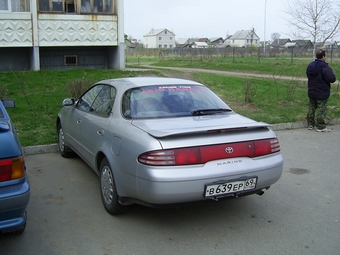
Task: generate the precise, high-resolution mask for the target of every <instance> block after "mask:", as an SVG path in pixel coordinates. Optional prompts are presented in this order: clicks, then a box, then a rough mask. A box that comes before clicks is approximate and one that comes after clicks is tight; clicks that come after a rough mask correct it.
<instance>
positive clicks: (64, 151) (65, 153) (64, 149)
mask: <svg viewBox="0 0 340 255" xmlns="http://www.w3.org/2000/svg"><path fill="white" fill-rule="evenodd" d="M58 149H59V153H60V155H61V156H62V157H64V158H71V157H73V156H74V154H75V153H74V152H73V151H72V149H70V147H68V146H67V145H65V136H64V131H63V128H62V127H61V125H60V124H59V125H58Z"/></svg>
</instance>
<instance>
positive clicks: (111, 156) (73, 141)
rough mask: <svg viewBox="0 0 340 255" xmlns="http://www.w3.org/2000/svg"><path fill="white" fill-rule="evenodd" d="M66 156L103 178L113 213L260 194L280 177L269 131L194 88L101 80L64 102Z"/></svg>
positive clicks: (61, 121)
mask: <svg viewBox="0 0 340 255" xmlns="http://www.w3.org/2000/svg"><path fill="white" fill-rule="evenodd" d="M56 127H57V133H58V144H59V151H60V154H61V155H62V156H63V157H71V156H73V155H74V154H75V153H76V154H78V155H79V156H80V157H81V158H82V159H83V160H84V161H85V162H86V163H87V164H88V165H89V166H90V167H91V168H92V169H93V170H94V171H95V172H96V173H97V174H98V175H99V177H100V189H101V197H102V201H103V204H104V207H105V209H106V210H107V211H108V212H109V213H110V214H113V215H115V214H120V213H123V212H125V211H126V210H127V208H128V205H130V204H133V203H138V204H142V205H146V206H151V207H164V206H174V205H176V206H178V205H181V204H186V203H190V202H200V201H206V200H215V201H218V200H221V199H224V198H229V197H239V196H244V195H250V194H255V193H256V194H263V192H264V191H265V190H267V189H268V188H269V187H270V186H271V185H272V184H273V183H275V182H276V181H277V180H278V179H279V178H280V176H281V174H282V168H283V157H282V155H281V153H280V145H279V141H278V139H277V136H276V134H275V133H274V131H273V130H272V129H271V128H270V125H269V124H266V123H263V122H257V121H254V120H252V119H249V118H247V117H244V116H242V115H239V114H237V113H236V112H234V111H233V110H232V109H231V108H230V107H229V106H228V105H227V104H226V103H225V102H224V101H223V100H221V99H220V98H219V97H218V96H217V95H216V94H214V93H213V92H212V91H211V90H209V89H208V88H207V87H206V86H204V85H203V84H200V83H198V82H194V81H190V80H183V79H174V78H157V77H135V78H121V79H110V80H103V81H100V82H98V83H96V84H94V85H93V86H92V87H91V88H90V89H88V90H87V91H86V92H85V93H84V94H83V95H82V96H81V97H80V98H79V99H77V100H75V99H72V98H68V99H65V100H64V101H63V107H62V109H61V111H60V113H59V114H58V117H57V121H56Z"/></svg>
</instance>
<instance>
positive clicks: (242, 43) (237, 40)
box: [224, 29, 260, 47]
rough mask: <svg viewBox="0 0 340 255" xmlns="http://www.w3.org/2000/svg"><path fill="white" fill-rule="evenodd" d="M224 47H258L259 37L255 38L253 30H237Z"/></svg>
mask: <svg viewBox="0 0 340 255" xmlns="http://www.w3.org/2000/svg"><path fill="white" fill-rule="evenodd" d="M224 45H227V46H232V47H250V46H260V37H258V36H257V34H256V33H255V31H254V29H252V30H239V31H237V32H236V33H235V34H234V35H232V36H231V37H229V38H227V39H226V41H225V42H224Z"/></svg>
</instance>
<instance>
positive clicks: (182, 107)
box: [122, 85, 229, 119]
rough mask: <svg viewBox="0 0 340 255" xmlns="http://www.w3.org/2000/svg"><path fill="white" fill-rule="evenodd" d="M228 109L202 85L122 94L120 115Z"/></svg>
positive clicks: (179, 114)
mask: <svg viewBox="0 0 340 255" xmlns="http://www.w3.org/2000/svg"><path fill="white" fill-rule="evenodd" d="M216 108H229V107H228V105H226V104H225V103H224V102H223V101H222V100H221V99H220V98H219V97H218V96H217V95H215V94H214V93H213V92H212V91H211V90H209V89H208V88H207V87H204V86H186V85H182V86H180V85H176V86H170V85H169V86H147V87H140V88H134V89H130V90H128V91H126V92H125V94H124V96H123V101H122V112H123V115H124V117H125V118H128V119H147V118H167V117H184V116H192V112H193V111H195V110H202V109H216Z"/></svg>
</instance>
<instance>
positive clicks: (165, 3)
mask: <svg viewBox="0 0 340 255" xmlns="http://www.w3.org/2000/svg"><path fill="white" fill-rule="evenodd" d="M265 3H266V4H265ZM265 10H266V12H265ZM285 10H286V9H285V7H284V5H283V3H282V0H267V1H266V0H124V22H125V24H124V27H125V28H124V32H125V34H127V35H128V36H132V37H133V38H135V39H137V40H143V35H145V34H146V33H148V32H150V30H151V29H152V28H154V29H163V28H167V29H169V30H170V31H172V32H173V33H174V34H175V35H176V39H178V38H187V37H190V38H194V37H207V38H211V37H223V38H225V37H226V35H227V34H229V35H232V34H234V33H235V32H236V31H238V30H250V29H252V28H254V29H255V32H256V34H257V35H258V36H259V37H260V40H263V39H266V40H270V39H271V34H273V33H279V34H281V38H290V37H291V36H289V35H290V30H289V28H288V26H287V21H285V20H284V18H283V17H284V16H285V15H286V14H285ZM265 13H266V15H265ZM265 17H266V22H265ZM265 24H266V25H265ZM265 28H266V34H265V38H264V30H265ZM291 39H294V38H291Z"/></svg>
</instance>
